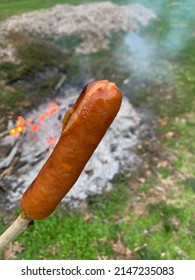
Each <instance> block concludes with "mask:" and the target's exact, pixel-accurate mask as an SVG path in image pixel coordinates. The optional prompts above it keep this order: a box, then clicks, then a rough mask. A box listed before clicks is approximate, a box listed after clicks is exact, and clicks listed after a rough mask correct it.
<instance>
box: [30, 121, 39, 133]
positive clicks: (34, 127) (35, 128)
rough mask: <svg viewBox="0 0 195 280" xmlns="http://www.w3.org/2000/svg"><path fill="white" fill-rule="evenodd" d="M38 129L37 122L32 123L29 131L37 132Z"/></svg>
mask: <svg viewBox="0 0 195 280" xmlns="http://www.w3.org/2000/svg"><path fill="white" fill-rule="evenodd" d="M38 130H39V125H38V124H37V123H35V124H33V126H32V128H31V131H32V132H37V131H38Z"/></svg>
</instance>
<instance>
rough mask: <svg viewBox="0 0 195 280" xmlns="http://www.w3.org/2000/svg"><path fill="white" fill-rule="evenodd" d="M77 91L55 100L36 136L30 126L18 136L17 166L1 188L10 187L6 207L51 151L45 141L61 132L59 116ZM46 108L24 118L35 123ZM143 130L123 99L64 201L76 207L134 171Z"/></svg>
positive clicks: (9, 141) (8, 141)
mask: <svg viewBox="0 0 195 280" xmlns="http://www.w3.org/2000/svg"><path fill="white" fill-rule="evenodd" d="M76 92H78V90H77V91H76V89H75V91H74V90H71V94H73V93H74V94H73V95H71V97H70V95H69V92H68V93H67V95H66V96H65V97H64V98H61V97H58V98H57V99H56V100H55V102H56V103H58V104H59V105H60V108H59V110H58V111H57V112H56V113H54V114H52V115H51V116H49V117H48V118H46V119H45V121H44V123H42V124H40V126H39V130H38V131H37V132H36V133H32V132H31V127H29V128H28V129H27V130H26V132H25V133H23V135H22V138H21V136H20V138H21V140H20V141H21V145H20V149H19V154H18V156H19V163H18V166H19V167H18V168H17V169H15V171H14V172H15V173H14V172H12V174H10V175H9V176H7V177H6V178H5V180H4V184H5V186H4V187H7V188H9V189H7V196H6V206H7V208H12V207H14V206H15V205H16V204H17V203H18V201H19V199H20V198H21V195H22V193H23V192H24V191H25V189H26V188H27V187H28V186H29V185H30V183H31V182H32V181H33V180H34V178H35V177H36V176H37V174H38V172H39V170H40V169H41V167H42V165H43V164H44V162H45V161H46V159H47V158H48V156H49V154H50V152H51V151H52V150H53V148H54V145H51V146H50V145H48V144H47V141H48V138H49V139H50V138H52V137H55V138H57V139H58V138H59V135H60V133H61V120H59V117H60V116H61V117H63V115H64V113H65V111H66V110H67V109H68V106H69V104H73V103H74V102H75V100H76V97H77V95H75V93H76ZM68 96H69V97H68ZM47 108H48V106H47V104H44V105H40V106H39V108H38V109H37V110H34V111H32V112H30V113H29V114H28V115H26V116H25V119H26V120H28V118H29V117H30V118H33V119H34V121H35V122H36V121H37V120H38V119H39V117H40V115H41V113H43V112H45V111H47ZM145 130H148V126H147V124H145V123H144V122H143V119H142V117H141V115H140V114H139V113H138V112H136V110H135V109H134V108H133V107H132V105H131V104H130V103H129V101H128V99H127V98H126V97H124V98H123V102H122V106H121V109H120V111H119V113H118V115H117V117H116V119H115V120H114V122H113V124H112V125H111V127H110V129H109V130H108V132H107V133H106V135H105V137H104V138H103V140H102V141H101V143H100V145H99V146H98V148H97V149H96V151H95V152H94V154H93V156H92V158H91V159H90V161H89V162H88V163H87V165H86V167H85V169H84V171H83V172H82V174H81V176H80V177H79V179H78V181H77V182H76V184H75V185H74V187H73V188H72V189H71V191H70V192H69V193H68V195H67V196H66V197H65V199H64V200H65V201H66V202H69V203H70V204H73V205H74V206H76V205H77V203H78V202H79V201H80V200H83V199H86V198H87V197H88V196H91V195H96V194H100V193H102V192H103V191H104V190H106V189H108V188H110V187H111V184H112V180H113V178H114V177H115V175H117V174H118V173H123V172H130V171H132V170H135V169H137V167H138V165H139V164H140V161H141V160H140V158H139V157H138V156H137V155H136V154H135V152H134V149H135V146H136V145H137V144H138V143H139V142H140V141H141V140H140V137H141V134H142V132H143V131H145ZM15 141H16V140H15V138H13V137H12V136H10V135H9V136H7V137H5V138H4V139H3V141H2V145H5V144H7V145H10V144H12V145H13V146H14V142H15ZM20 165H21V166H20ZM56 168H57V167H56ZM6 184H7V185H6Z"/></svg>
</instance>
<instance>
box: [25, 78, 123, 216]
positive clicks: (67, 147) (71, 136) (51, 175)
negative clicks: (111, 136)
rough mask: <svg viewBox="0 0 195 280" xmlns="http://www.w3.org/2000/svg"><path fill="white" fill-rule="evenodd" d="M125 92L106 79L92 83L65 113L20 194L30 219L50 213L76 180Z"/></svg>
mask: <svg viewBox="0 0 195 280" xmlns="http://www.w3.org/2000/svg"><path fill="white" fill-rule="evenodd" d="M121 101H122V94H121V92H120V90H119V89H118V88H117V86H116V85H115V84H114V83H110V82H109V81H107V80H101V81H94V82H91V83H89V84H88V85H87V86H86V87H85V88H84V89H83V91H82V93H81V94H80V96H79V98H78V99H77V101H76V103H75V105H74V106H73V107H72V108H70V109H69V110H68V112H67V113H66V115H65V117H64V119H63V124H62V133H61V136H60V138H59V141H58V143H57V144H56V147H55V148H54V150H53V152H52V154H51V156H50V157H49V158H48V160H47V161H46V163H45V164H44V165H43V167H42V169H41V170H40V172H39V174H38V175H37V177H36V178H35V180H34V181H33V182H32V184H31V185H30V186H29V187H28V189H27V190H26V191H25V193H24V194H23V196H22V198H21V207H22V210H23V212H24V213H25V214H26V215H27V216H28V217H29V218H31V219H44V218H46V217H47V216H49V215H50V214H51V213H52V212H53V211H54V210H55V208H56V206H57V205H58V204H59V202H60V201H61V200H62V198H63V197H64V196H65V195H66V194H67V193H68V191H69V190H70V189H71V187H72V186H73V185H74V184H75V182H76V181H77V179H78V177H79V175H80V174H81V172H82V170H83V169H84V167H85V165H86V163H87V162H88V160H89V159H90V157H91V156H92V154H93V152H94V151H95V149H96V148H97V146H98V144H99V143H100V141H101V139H102V138H103V136H104V134H105V133H106V131H107V129H108V128H109V126H110V125H111V123H112V122H113V120H114V118H115V116H116V115H117V113H118V111H119V109H120V105H121Z"/></svg>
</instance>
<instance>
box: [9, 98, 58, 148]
mask: <svg viewBox="0 0 195 280" xmlns="http://www.w3.org/2000/svg"><path fill="white" fill-rule="evenodd" d="M59 108H60V106H59V105H58V104H56V103H54V102H51V103H49V104H48V107H47V109H46V112H45V113H42V114H41V115H40V117H39V118H38V121H36V123H35V122H34V120H33V119H32V118H29V119H28V120H27V121H25V119H24V118H23V117H22V116H18V118H17V119H18V120H17V123H16V127H14V128H12V129H10V130H9V134H10V135H12V136H14V137H15V136H20V134H21V132H22V131H24V129H25V128H27V127H29V126H31V132H33V133H36V132H37V131H38V130H39V124H38V123H43V122H44V121H45V119H46V118H47V117H49V116H51V115H52V114H54V113H56V112H57V111H58V109H59ZM37 122H38V123H37ZM33 123H34V124H33ZM55 143H56V141H55ZM52 144H54V142H52ZM49 145H51V144H49Z"/></svg>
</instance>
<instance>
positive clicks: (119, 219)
mask: <svg viewBox="0 0 195 280" xmlns="http://www.w3.org/2000/svg"><path fill="white" fill-rule="evenodd" d="M6 2H7V3H6V5H7V7H8V10H9V4H10V5H11V6H10V7H13V6H12V3H11V1H10V2H9V1H6ZM126 2H127V1H126ZM142 2H144V1H142ZM154 2H155V1H149V2H147V3H149V6H151V8H153V9H154V10H155V11H156V12H157V14H158V16H159V21H158V22H155V24H151V25H150V26H149V27H148V28H147V29H144V30H140V35H141V36H143V38H145V41H144V42H151V41H152V42H154V43H155V44H154V45H155V47H154V48H153V49H152V50H153V52H152V55H151V57H150V58H152V57H153V58H154V60H155V61H150V63H149V64H147V65H146V67H147V69H146V71H145V69H144V68H142V69H141V70H142V71H135V67H137V68H138V69H139V63H140V61H138V62H137V64H136V65H135V66H132V65H131V66H130V67H129V65H128V67H126V63H127V62H129V61H127V59H126V58H127V57H130V56H129V49H128V48H125V47H124V46H122V49H121V46H120V45H118V44H117V40H119V42H120V40H121V37H120V35H119V36H118V37H117V38H114V42H115V48H114V50H112V52H110V51H108V50H107V51H99V52H97V53H94V54H92V55H79V56H74V58H72V57H70V56H69V58H72V59H70V60H69V62H68V63H69V64H68V65H69V67H70V69H77V62H78V61H79V65H85V66H86V61H87V62H88V63H89V64H87V65H89V68H90V71H91V72H92V74H93V77H95V78H97V79H98V78H101V77H103V76H105V75H107V76H108V78H109V79H112V80H116V82H117V84H119V85H120V87H121V88H122V89H123V90H124V92H125V93H128V94H129V98H130V100H131V102H132V104H133V105H134V106H135V107H136V108H138V109H139V108H142V109H143V108H145V109H147V110H151V111H152V113H153V126H154V129H155V131H156V135H157V136H158V137H157V138H155V139H153V140H151V139H148V137H147V135H145V137H144V139H143V142H142V143H141V144H139V145H138V146H137V150H136V151H137V153H138V154H139V155H140V157H141V158H142V165H141V166H140V169H139V170H137V171H136V172H131V173H129V174H121V175H119V176H118V177H117V178H116V179H115V187H114V189H113V190H112V191H110V192H109V193H105V194H104V195H103V196H97V197H95V198H90V199H89V200H88V201H86V202H85V203H83V204H82V205H81V206H80V208H79V209H77V210H75V211H72V210H70V209H64V208H65V206H61V207H59V208H58V210H57V211H56V212H55V213H54V214H52V215H51V216H50V217H49V218H48V219H46V220H43V221H36V222H35V223H34V225H33V226H32V227H31V228H30V229H29V230H28V231H27V232H25V233H24V234H22V235H21V236H20V237H19V238H18V239H17V240H16V241H15V242H14V243H13V244H12V246H10V247H9V249H7V250H6V251H5V252H4V253H3V254H2V258H5V259H195V252H194V250H193V246H194V241H195V234H194V226H195V207H194V204H193V202H194V197H195V193H194V192H195V178H194V176H195V173H194V170H195V168H194V167H195V160H194V151H195V144H194V141H193V140H194V137H193V136H194V133H195V129H194V127H195V124H194V119H195V118H194V117H195V70H194V49H195V40H194V30H193V26H194V21H195V19H194V16H193V15H192V14H191V12H190V4H192V1H185V3H184V4H185V5H182V4H181V3H179V2H174V1H166V0H164V1H162V2H163V8H162V7H160V6H157V5H156V6H155V3H154ZM21 3H22V1H21ZM1 5H2V4H1ZM24 7H25V4H24ZM36 8H37V7H36ZM26 10H28V7H26ZM11 11H13V10H11V9H10V10H9V13H8V14H9V15H11ZM14 12H15V10H14ZM182 12H184V13H182ZM185 15H186V17H185ZM178 34H184V35H185V36H183V37H182V38H180V40H179V39H178V40H177V38H178V37H177V36H178ZM13 36H14V35H13ZM22 36H24V35H22ZM121 36H122V35H121ZM175 36H176V37H175ZM23 38H24V39H23V40H29V39H26V37H25V36H24V37H23ZM172 38H174V39H172ZM33 40H34V39H33ZM33 42H34V41H33ZM181 43H182V44H181ZM16 44H17V42H16ZM38 44H39V43H38V42H37V43H36V39H35V43H33V44H31V46H32V47H34V46H35V49H37V48H36V47H37V45H38ZM47 44H48V43H47ZM119 46H120V47H119ZM54 48H56V46H54ZM49 49H50V48H49ZM146 49H147V48H146ZM146 49H145V50H146ZM58 50H59V49H58V48H57V51H58ZM156 50H158V51H157V52H156ZM22 51H23V50H21V52H22ZM31 53H32V51H31ZM35 53H36V52H35ZM21 54H22V55H21V58H22V60H23V61H24V62H22V63H21V64H20V65H19V66H17V67H15V66H11V65H10V64H9V65H7V64H1V65H0V73H1V75H3V76H1V77H4V79H3V80H4V82H2V83H1V85H0V87H1V95H2V96H1V98H3V99H1V100H4V101H3V102H5V103H4V104H5V105H6V104H7V106H8V109H9V110H8V111H6V112H9V114H11V115H12V116H13V114H14V113H15V108H18V105H17V104H18V103H19V102H20V98H21V99H22V102H27V101H28V100H27V101H24V100H25V99H23V97H21V96H20V95H19V96H18V95H17V98H16V99H14V100H13V101H12V102H11V103H10V99H9V100H7V97H8V96H9V95H8V94H5V92H13V91H14V90H15V91H16V90H18V88H17V87H15V85H14V84H13V83H12V82H11V81H13V80H14V79H18V78H19V79H21V77H22V79H23V80H25V78H26V77H28V75H32V73H30V74H29V72H31V68H32V64H31V63H33V60H31V59H30V60H29V53H24V52H23V53H21ZM37 55H40V54H39V52H38V54H37ZM45 55H47V53H46V54H45ZM48 55H49V56H48V58H49V61H51V64H50V63H49V64H50V66H53V65H56V62H55V61H54V60H55V59H56V58H58V55H57V56H56V57H55V58H54V59H53V53H52V54H48ZM64 55H65V54H64ZM40 57H41V58H42V55H40ZM118 58H119V59H118ZM50 59H51V60H50ZM108 60H109V61H110V64H105V63H103V62H105V61H108ZM26 61H29V64H26ZM37 61H40V64H38V67H40V68H38V69H36V70H38V71H40V69H43V67H44V66H45V64H44V59H43V60H37ZM53 63H54V64H53ZM36 65H37V64H36ZM102 65H104V67H102ZM24 66H25V67H24ZM63 67H65V66H64V65H63V66H62V68H61V69H64V68H63ZM16 69H17V71H15V70H16ZM82 69H83V68H82ZM97 69H98V70H99V71H98V73H97ZM139 70H140V69H139ZM73 72H74V70H73ZM143 72H144V73H143ZM69 73H72V71H70V72H69ZM129 73H130V74H129ZM78 76H79V73H78ZM78 76H77V77H78ZM140 76H141V77H142V78H140ZM71 77H72V76H71ZM77 81H78V80H77ZM19 92H20V94H22V95H23V96H25V98H27V99H28V97H26V94H25V90H24V91H21V90H19ZM21 92H22V93H21ZM3 94H4V95H3ZM14 98H15V97H14ZM11 100H12V98H11ZM6 102H7V103H6ZM10 104H11V105H10ZM12 104H13V106H12ZM7 106H4V107H3V110H7ZM4 112H5V111H4ZM19 211H20V210H19V209H16V211H14V212H12V213H9V214H5V213H4V214H5V215H2V222H1V223H0V230H1V231H3V230H4V229H5V227H6V225H7V224H9V222H11V221H12V220H13V219H14V217H15V216H16V215H17V214H18V213H19ZM64 213H66V215H64ZM86 248H87V250H86Z"/></svg>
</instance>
